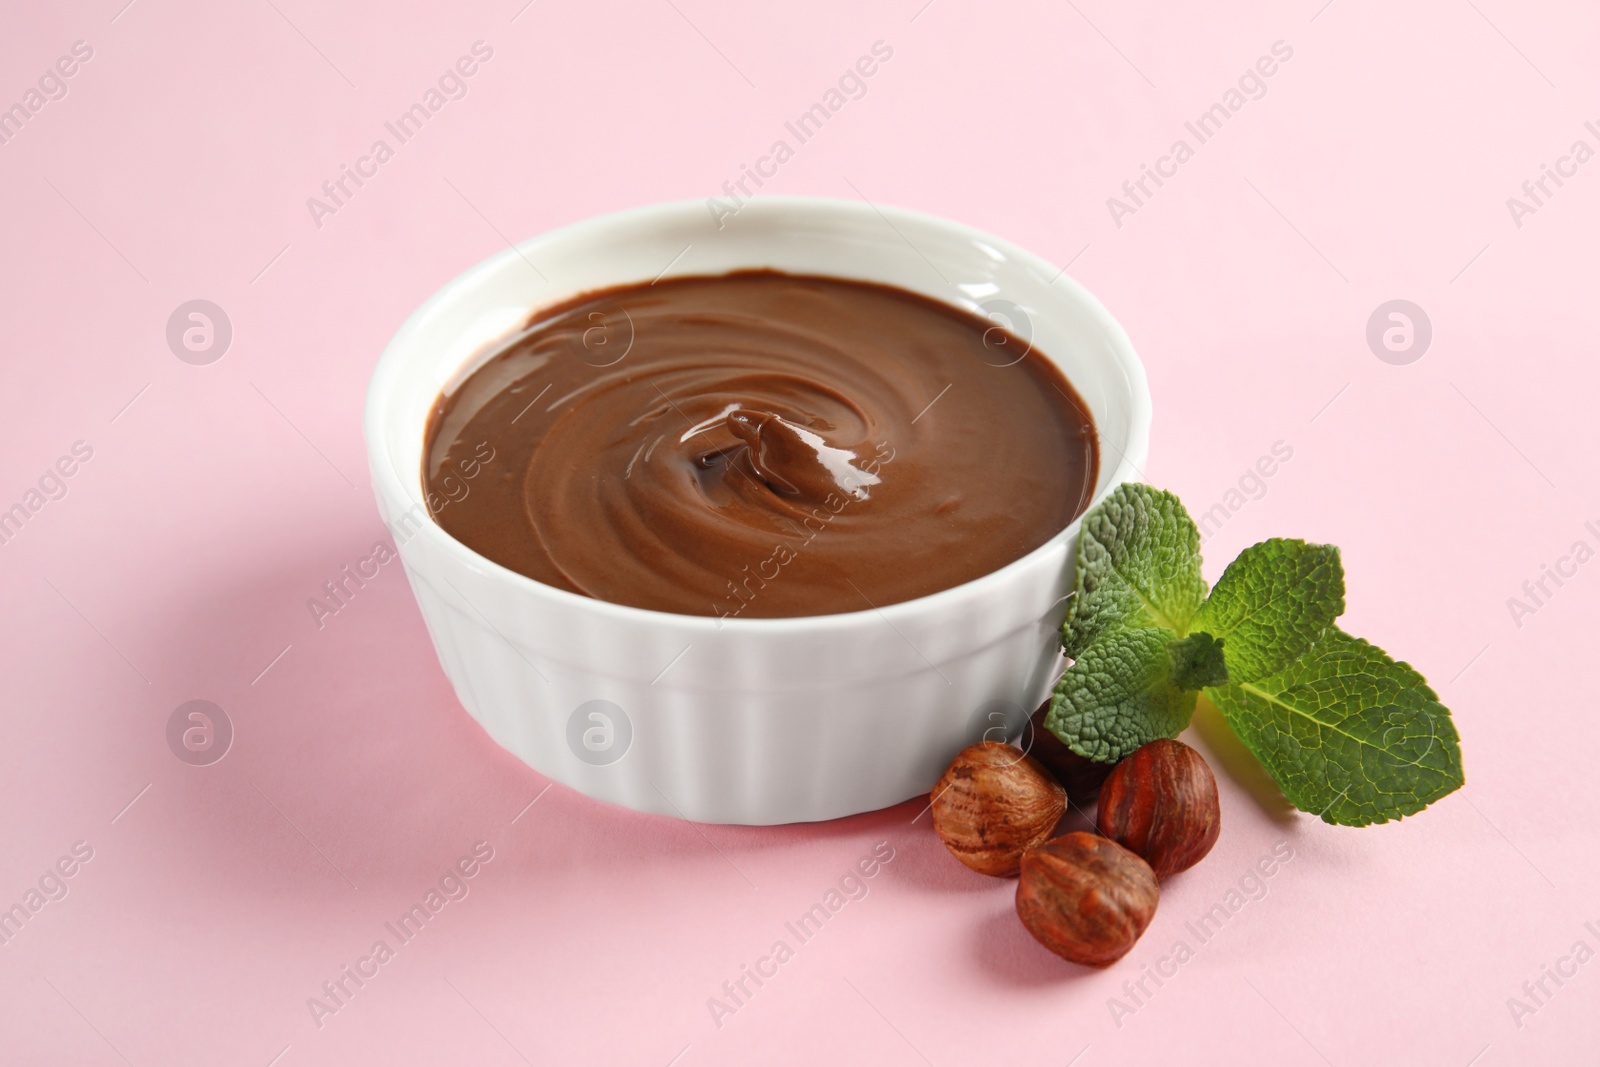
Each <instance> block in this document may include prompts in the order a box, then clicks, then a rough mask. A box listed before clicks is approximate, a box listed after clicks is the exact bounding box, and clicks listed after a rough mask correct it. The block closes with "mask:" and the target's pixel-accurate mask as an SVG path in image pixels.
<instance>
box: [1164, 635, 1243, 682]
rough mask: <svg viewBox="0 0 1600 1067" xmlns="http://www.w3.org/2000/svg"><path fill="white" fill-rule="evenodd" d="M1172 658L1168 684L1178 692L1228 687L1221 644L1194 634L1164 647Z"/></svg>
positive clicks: (1213, 638)
mask: <svg viewBox="0 0 1600 1067" xmlns="http://www.w3.org/2000/svg"><path fill="white" fill-rule="evenodd" d="M1167 654H1168V655H1170V656H1171V657H1172V684H1173V685H1175V686H1177V687H1178V688H1179V689H1197V690H1198V689H1204V688H1206V687H1207V686H1211V685H1227V684H1228V664H1227V661H1226V660H1225V659H1224V658H1223V655H1222V642H1221V641H1219V640H1217V639H1216V638H1215V637H1212V636H1211V635H1210V634H1208V633H1205V632H1203V631H1200V630H1196V631H1195V632H1194V633H1192V634H1190V635H1189V636H1188V637H1184V638H1179V639H1178V640H1176V641H1169V642H1168V643H1167Z"/></svg>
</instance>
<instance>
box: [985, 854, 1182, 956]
mask: <svg viewBox="0 0 1600 1067" xmlns="http://www.w3.org/2000/svg"><path fill="white" fill-rule="evenodd" d="M1160 899H1161V889H1160V886H1158V885H1157V884H1156V876H1155V872H1153V871H1152V870H1151V869H1150V865H1149V864H1147V863H1145V861H1144V860H1142V859H1140V858H1139V857H1138V856H1135V855H1134V854H1133V853H1132V852H1129V851H1128V850H1127V849H1125V848H1123V847H1122V846H1121V845H1119V844H1117V843H1116V842H1115V841H1109V840H1107V839H1106V838H1104V837H1101V836H1100V835H1099V834H1091V833H1087V832H1084V831H1079V832H1077V833H1071V834H1064V835H1062V836H1061V837H1058V838H1055V839H1054V840H1052V841H1047V842H1045V843H1044V844H1042V845H1039V846H1037V847H1035V848H1031V849H1029V850H1028V851H1027V852H1025V853H1023V856H1022V870H1021V878H1020V879H1019V880H1018V881H1017V916H1018V917H1019V918H1020V919H1021V920H1022V925H1023V926H1026V927H1027V928H1028V932H1029V933H1030V934H1032V935H1033V936H1034V937H1035V938H1036V939H1037V940H1038V941H1039V943H1040V944H1042V945H1043V946H1044V947H1045V948H1047V949H1049V950H1050V951H1051V952H1054V953H1055V954H1056V955H1057V956H1060V957H1061V958H1062V959H1066V960H1071V961H1072V962H1073V963H1081V964H1083V965H1085V966H1088V967H1105V966H1107V965H1109V964H1112V963H1115V962H1116V961H1117V960H1119V959H1121V958H1122V957H1123V956H1125V955H1127V953H1128V950H1129V949H1131V948H1133V946H1134V943H1135V942H1137V941H1138V940H1139V937H1140V935H1142V934H1143V933H1144V932H1145V929H1146V928H1147V927H1148V926H1149V925H1150V920H1151V919H1152V918H1154V917H1155V913H1156V903H1157V902H1158V901H1159V900H1160Z"/></svg>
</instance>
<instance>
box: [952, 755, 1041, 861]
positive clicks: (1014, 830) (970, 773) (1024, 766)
mask: <svg viewBox="0 0 1600 1067" xmlns="http://www.w3.org/2000/svg"><path fill="white" fill-rule="evenodd" d="M930 807H931V808H932V810H933V828H934V829H935V830H937V831H938V833H939V837H940V838H941V839H943V841H944V843H945V847H946V848H948V849H949V850H950V852H951V853H952V854H953V855H954V856H955V858H956V859H958V860H960V861H961V862H962V863H965V864H966V865H967V866H968V867H971V868H972V869H973V870H975V871H977V872H978V873H979V874H992V875H995V876H996V877H1001V878H1004V877H1009V876H1011V875H1014V874H1016V873H1017V864H1018V862H1019V861H1020V860H1021V858H1022V853H1023V850H1024V849H1026V848H1028V847H1030V846H1032V845H1036V844H1038V843H1039V842H1041V841H1043V840H1044V839H1045V838H1047V837H1049V836H1050V833H1051V831H1052V830H1054V829H1055V828H1056V823H1058V822H1060V821H1061V816H1062V815H1064V814H1066V810H1067V794H1066V793H1065V791H1063V790H1062V788H1061V786H1059V785H1057V784H1056V781H1055V779H1054V778H1051V777H1050V775H1049V773H1048V772H1046V771H1045V769H1044V768H1043V767H1042V766H1040V765H1039V762H1038V761H1037V760H1035V759H1033V758H1031V757H1030V756H1028V755H1026V754H1025V753H1023V752H1022V751H1021V750H1019V749H1016V748H1013V747H1011V746H1010V745H1004V744H1001V743H1000V742H998V741H980V742H979V743H978V744H976V745H973V746H972V747H970V748H966V749H963V750H962V751H961V753H960V754H959V755H958V756H956V758H955V762H953V763H951V764H950V766H949V768H948V769H946V770H945V772H944V774H943V776H941V777H940V779H939V784H938V785H936V786H934V787H933V801H932V804H931V805H930Z"/></svg>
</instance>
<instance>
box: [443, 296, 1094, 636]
mask: <svg viewBox="0 0 1600 1067" xmlns="http://www.w3.org/2000/svg"><path fill="white" fill-rule="evenodd" d="M1088 412H1089V409H1088V405H1086V404H1085V403H1084V402H1083V400H1082V399H1081V398H1080V397H1079V396H1078V394H1077V393H1076V392H1075V391H1074V390H1073V388H1072V386H1071V385H1070V384H1068V382H1067V380H1066V379H1065V378H1064V377H1063V376H1062V374H1061V372H1060V371H1059V370H1057V369H1056V367H1055V365H1054V364H1052V363H1050V362H1049V361H1048V360H1047V359H1045V358H1044V357H1043V356H1042V355H1040V354H1039V353H1038V352H1034V351H1031V350H1029V346H1028V345H1027V344H1026V343H1025V342H1023V341H1022V340H1020V339H1019V338H1018V337H1017V336H1016V335H1015V334H1013V333H1011V332H1008V331H1006V330H1004V329H1002V328H1001V327H999V326H996V325H995V324H994V323H993V322H991V321H989V320H986V319H982V318H979V317H977V316H976V315H974V314H971V313H968V312H966V311H963V310H961V309H959V308H955V307H952V306H950V305H946V304H942V303H939V302H937V301H934V300H930V299H928V298H926V297H922V296H918V295H916V294H913V293H910V292H906V291H904V290H901V289H895V288H891V287H889V286H883V285H875V284H869V283H864V282H852V281H843V280H840V279H836V278H823V277H810V276H799V275H790V274H782V273H779V272H776V271H742V272H738V273H734V274H727V275H721V276H717V277H686V278H673V279H670V280H664V281H661V282H657V283H655V284H651V285H632V286H626V287H620V288H616V289H610V290H606V291H603V292H595V293H589V294H586V295H585V296H583V297H580V298H578V299H576V300H572V301H569V302H567V303H565V304H563V305H561V306H559V307H556V308H552V309H546V310H543V311H540V312H538V313H536V314H535V315H534V316H533V318H532V320H531V321H530V322H529V324H528V326H527V327H526V328H525V329H524V330H523V331H521V332H520V333H518V334H517V335H516V336H514V337H513V338H511V339H510V340H508V341H507V342H505V343H504V344H503V345H502V346H501V347H499V348H498V349H497V350H496V351H495V352H494V353H493V354H491V355H489V356H488V358H487V359H485V360H483V361H482V362H481V363H480V364H479V365H478V366H477V367H476V369H474V370H472V371H471V372H470V373H469V374H467V375H466V376H465V378H464V379H462V380H461V381H460V382H459V383H457V384H455V385H454V386H453V387H451V388H449V389H447V390H446V392H445V395H444V396H442V397H441V398H440V399H439V402H438V404H437V405H436V407H435V409H434V412H433V416H432V418H431V419H430V421H429V426H428V431H427V441H426V449H425V453H424V461H423V462H424V471H423V475H424V482H425V485H426V488H427V499H428V506H429V510H430V511H431V512H432V514H433V516H434V518H435V520H436V521H437V522H438V523H439V525H440V526H442V527H443V528H444V529H445V530H446V531H448V532H449V533H450V534H451V535H452V536H454V537H455V538H456V539H457V540H459V541H460V542H462V543H463V544H465V545H467V546H468V547H469V548H472V549H474V550H475V551H477V552H479V553H480V554H482V555H484V556H487V557H488V558H489V559H492V560H494V561H495V562H497V563H499V564H502V565H503V566H505V567H508V568H510V569H511V570H514V571H518V572H520V573H522V574H525V575H527V576H528V577H530V578H533V579H536V580H537V581H540V582H544V583H545V584H547V585H552V586H555V587H557V588H559V589H567V590H570V591H572V592H575V593H582V594H584V595H586V596H591V597H595V598H597V599H600V600H607V601H611V602H613V603H617V604H631V605H634V606H636V607H641V608H653V609H655V610H657V611H669V612H676V613H679V614H688V615H715V616H720V617H727V618H735V617H737V618H757V617H759V618H772V617H782V616H796V615H827V614H833V613H837V612H848V611H864V610H868V609H870V608H873V607H882V606H884V605H885V604H894V603H896V602H899V601H903V600H910V599H912V598H914V597H920V596H925V595H927V594H929V593H936V592H938V591H939V590H941V589H948V588H950V587H952V586H956V585H960V584H961V583H963V582H966V581H970V580H971V579H974V578H977V577H980V576H982V575H984V574H987V573H989V572H990V571H993V570H996V569H998V568H1000V567H1003V566H1005V565H1006V564H1007V563H1010V562H1011V561H1013V560H1015V559H1018V558H1020V557H1021V556H1024V555H1026V554H1027V553H1028V552H1030V551H1032V550H1033V549H1035V548H1038V547H1039V546H1040V545H1042V544H1044V543H1045V542H1046V541H1048V540H1049V539H1050V538H1051V537H1053V536H1054V535H1055V534H1057V533H1059V532H1060V531H1061V530H1062V529H1063V528H1064V527H1065V526H1066V525H1067V524H1068V523H1069V522H1071V521H1072V520H1073V519H1074V518H1076V517H1077V516H1078V515H1079V514H1080V513H1081V512H1082V511H1083V509H1084V507H1085V506H1086V505H1087V503H1088V501H1089V498H1090V496H1091V494H1092V493H1093V491H1094V484H1095V480H1096V476H1097V472H1098V466H1099V454H1098V442H1097V438H1096V434H1095V429H1094V423H1093V421H1092V420H1091V419H1090V416H1089V413H1088Z"/></svg>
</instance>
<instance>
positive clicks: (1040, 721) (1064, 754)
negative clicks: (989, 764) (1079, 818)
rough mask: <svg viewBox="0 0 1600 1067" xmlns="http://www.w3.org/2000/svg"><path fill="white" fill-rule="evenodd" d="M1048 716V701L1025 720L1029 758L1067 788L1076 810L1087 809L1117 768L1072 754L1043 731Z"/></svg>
mask: <svg viewBox="0 0 1600 1067" xmlns="http://www.w3.org/2000/svg"><path fill="white" fill-rule="evenodd" d="M1048 714H1050V701H1049V700H1046V701H1045V702H1044V703H1043V704H1040V705H1039V710H1038V711H1035V712H1034V713H1033V715H1032V716H1030V717H1029V719H1028V726H1029V727H1030V729H1029V732H1028V734H1027V735H1026V736H1027V737H1029V738H1031V740H1030V741H1029V744H1028V746H1027V748H1028V755H1030V756H1032V757H1033V758H1034V759H1036V760H1038V761H1039V762H1040V763H1042V764H1044V765H1045V769H1046V770H1048V771H1049V772H1050V773H1051V774H1053V775H1055V778H1056V781H1058V782H1060V783H1061V784H1062V786H1064V787H1065V788H1066V790H1067V798H1068V799H1069V800H1071V801H1072V802H1073V803H1074V804H1076V805H1078V806H1079V807H1087V806H1088V805H1090V804H1092V803H1094V798H1095V794H1096V793H1098V792H1100V783H1101V782H1104V781H1105V780H1106V775H1108V774H1110V773H1111V768H1112V767H1114V766H1116V765H1115V764H1112V763H1097V762H1095V761H1094V760H1092V759H1089V758H1088V757H1086V756H1080V755H1078V754H1077V753H1076V752H1074V751H1072V749H1070V748H1068V747H1067V746H1066V743H1065V742H1064V741H1062V740H1061V739H1060V738H1059V737H1057V736H1056V735H1055V734H1053V733H1051V732H1050V731H1049V730H1047V729H1045V726H1044V717H1045V716H1046V715H1048Z"/></svg>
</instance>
